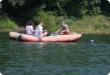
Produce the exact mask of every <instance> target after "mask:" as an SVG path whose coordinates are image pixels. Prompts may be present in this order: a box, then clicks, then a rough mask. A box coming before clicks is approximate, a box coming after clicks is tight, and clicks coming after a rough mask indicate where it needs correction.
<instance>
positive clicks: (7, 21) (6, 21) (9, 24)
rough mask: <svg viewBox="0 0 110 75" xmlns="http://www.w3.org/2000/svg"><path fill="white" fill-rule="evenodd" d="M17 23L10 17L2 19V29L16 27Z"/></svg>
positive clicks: (0, 25)
mask: <svg viewBox="0 0 110 75" xmlns="http://www.w3.org/2000/svg"><path fill="white" fill-rule="evenodd" d="M16 28H17V25H16V23H15V22H14V21H12V20H10V19H9V18H5V19H0V30H7V29H16Z"/></svg>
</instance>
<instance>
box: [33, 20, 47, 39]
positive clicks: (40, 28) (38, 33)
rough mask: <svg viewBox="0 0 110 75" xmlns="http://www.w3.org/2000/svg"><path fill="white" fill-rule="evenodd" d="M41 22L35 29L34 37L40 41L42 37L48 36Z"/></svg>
mask: <svg viewBox="0 0 110 75" xmlns="http://www.w3.org/2000/svg"><path fill="white" fill-rule="evenodd" d="M43 25H44V23H43V22H39V24H38V25H37V26H36V29H35V36H36V37H38V38H39V39H42V38H43V37H44V36H46V35H47V34H48V32H47V30H43Z"/></svg>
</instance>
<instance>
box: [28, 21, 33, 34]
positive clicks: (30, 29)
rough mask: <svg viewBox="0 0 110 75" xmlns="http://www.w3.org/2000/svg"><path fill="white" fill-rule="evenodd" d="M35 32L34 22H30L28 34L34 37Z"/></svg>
mask: <svg viewBox="0 0 110 75" xmlns="http://www.w3.org/2000/svg"><path fill="white" fill-rule="evenodd" d="M34 32H35V30H34V28H33V22H31V21H29V22H28V23H27V25H26V34H28V35H33V33H34Z"/></svg>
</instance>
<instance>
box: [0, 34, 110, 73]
mask: <svg viewBox="0 0 110 75" xmlns="http://www.w3.org/2000/svg"><path fill="white" fill-rule="evenodd" d="M5 36H6V35H5ZM87 36H88V35H85V37H82V38H81V40H79V41H78V42H76V43H73V42H65V43H61V42H59V43H47V42H45V43H43V42H42V43H40V42H39V43H33V42H17V41H12V40H9V39H8V38H4V40H0V47H1V48H0V72H1V73H2V74H3V75H107V74H108V73H109V72H110V60H109V58H110V43H109V40H108V41H107V39H108V38H106V41H104V40H103V39H99V38H98V37H97V36H96V37H95V36H94V37H93V35H92V38H94V40H95V44H92V45H91V44H89V40H90V39H91V38H90V36H91V35H89V36H88V37H89V38H87ZM2 37H3V36H2ZM103 38H104V36H103ZM97 39H99V40H100V41H99V40H97Z"/></svg>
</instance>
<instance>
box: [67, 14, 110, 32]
mask: <svg viewBox="0 0 110 75" xmlns="http://www.w3.org/2000/svg"><path fill="white" fill-rule="evenodd" d="M67 22H68V24H69V25H70V30H71V31H73V32H79V33H86V34H89V33H90V34H91V33H92V34H96V33H98V34H110V18H108V17H105V16H102V15H100V16H85V17H84V19H80V20H76V21H72V20H67Z"/></svg>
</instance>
